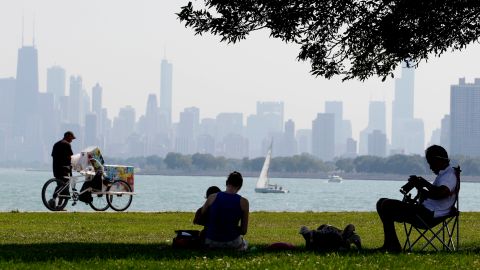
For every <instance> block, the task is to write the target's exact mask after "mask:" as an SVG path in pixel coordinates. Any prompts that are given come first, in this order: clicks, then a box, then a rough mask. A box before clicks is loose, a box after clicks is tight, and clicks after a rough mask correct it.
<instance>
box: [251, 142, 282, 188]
mask: <svg viewBox="0 0 480 270" xmlns="http://www.w3.org/2000/svg"><path fill="white" fill-rule="evenodd" d="M271 159H272V143H270V148H269V149H268V152H267V156H266V157H265V162H264V163H263V167H262V172H261V173H260V176H259V177H258V180H257V184H256V186H255V192H258V193H288V190H286V189H284V188H283V187H282V186H279V185H276V184H270V183H269V179H268V169H269V167H270V160H271Z"/></svg>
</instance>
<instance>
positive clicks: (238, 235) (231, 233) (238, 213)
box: [201, 171, 249, 250]
mask: <svg viewBox="0 0 480 270" xmlns="http://www.w3.org/2000/svg"><path fill="white" fill-rule="evenodd" d="M242 184H243V178H242V175H241V174H240V173H239V172H236V171H234V172H232V173H230V175H229V176H228V178H227V182H226V190H225V191H224V192H218V193H215V194H212V195H210V196H209V197H208V199H207V201H206V202H205V204H204V205H203V207H202V211H201V212H202V214H201V215H202V216H204V215H207V213H208V220H207V226H206V239H205V245H206V246H207V247H209V248H229V249H235V250H246V249H247V242H246V241H245V240H244V239H243V237H242V235H245V234H246V233H247V228H248V214H249V206H248V200H247V199H245V198H243V197H242V196H240V195H238V194H237V192H238V191H239V190H240V188H241V187H242Z"/></svg>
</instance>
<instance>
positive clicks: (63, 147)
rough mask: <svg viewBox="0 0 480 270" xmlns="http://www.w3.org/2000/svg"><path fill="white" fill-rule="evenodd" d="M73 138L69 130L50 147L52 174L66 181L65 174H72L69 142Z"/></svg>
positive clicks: (71, 152)
mask: <svg viewBox="0 0 480 270" xmlns="http://www.w3.org/2000/svg"><path fill="white" fill-rule="evenodd" d="M74 139H75V135H74V134H73V132H71V131H67V132H65V134H64V135H63V139H61V140H60V141H58V142H56V143H55V144H54V145H53V149H52V159H53V162H52V165H53V176H54V177H55V178H57V179H60V180H64V181H66V180H67V179H66V178H65V177H66V176H70V175H72V167H71V165H72V164H71V159H72V155H73V151H72V146H71V145H70V143H71V142H72V141H73V140H74Z"/></svg>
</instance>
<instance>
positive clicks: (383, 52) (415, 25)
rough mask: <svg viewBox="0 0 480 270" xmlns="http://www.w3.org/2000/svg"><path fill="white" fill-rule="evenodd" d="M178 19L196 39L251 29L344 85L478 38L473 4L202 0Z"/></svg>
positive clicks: (239, 35) (236, 37)
mask: <svg viewBox="0 0 480 270" xmlns="http://www.w3.org/2000/svg"><path fill="white" fill-rule="evenodd" d="M200 2H203V4H204V6H202V7H199V8H195V7H194V6H193V4H192V2H188V4H186V5H185V6H184V7H182V8H181V10H180V12H179V13H178V14H177V16H178V18H179V19H180V21H181V22H183V23H185V26H186V27H191V28H193V29H194V31H195V33H196V34H199V35H201V34H204V33H212V34H214V35H218V36H220V37H221V41H225V42H228V43H236V42H238V41H240V40H242V39H245V38H246V37H247V36H248V35H249V34H250V33H251V32H253V31H256V30H259V29H269V30H270V36H271V37H273V38H278V39H281V40H282V41H284V42H287V43H294V44H298V45H300V53H299V54H298V60H301V61H310V64H311V73H312V74H313V75H315V76H324V77H326V78H331V77H333V76H335V75H341V76H343V80H348V79H352V78H357V79H360V80H365V79H367V78H368V77H371V76H373V75H377V76H380V77H382V78H383V79H384V80H385V78H386V77H387V76H393V71H394V69H395V68H396V67H397V66H398V65H399V64H400V63H402V62H405V63H407V65H409V66H415V67H416V66H418V64H419V63H420V62H421V61H422V60H426V59H428V57H429V55H430V54H433V55H435V56H440V55H441V54H442V53H444V52H445V51H447V50H449V49H451V50H460V49H463V48H465V46H466V45H468V44H470V43H472V42H474V41H478V37H479V35H480V4H479V2H478V1H473V0H470V1H469V0H445V1H440V0H422V1H414V0H239V1H231V0H203V1H200Z"/></svg>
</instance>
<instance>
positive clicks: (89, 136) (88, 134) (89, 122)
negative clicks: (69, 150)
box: [84, 113, 98, 147]
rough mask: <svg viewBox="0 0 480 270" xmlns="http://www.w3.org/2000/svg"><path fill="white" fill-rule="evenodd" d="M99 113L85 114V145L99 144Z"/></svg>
mask: <svg viewBox="0 0 480 270" xmlns="http://www.w3.org/2000/svg"><path fill="white" fill-rule="evenodd" d="M97 119H98V118H97V114H95V113H88V114H86V115H85V145H84V147H88V146H93V145H97V144H98V140H97Z"/></svg>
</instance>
